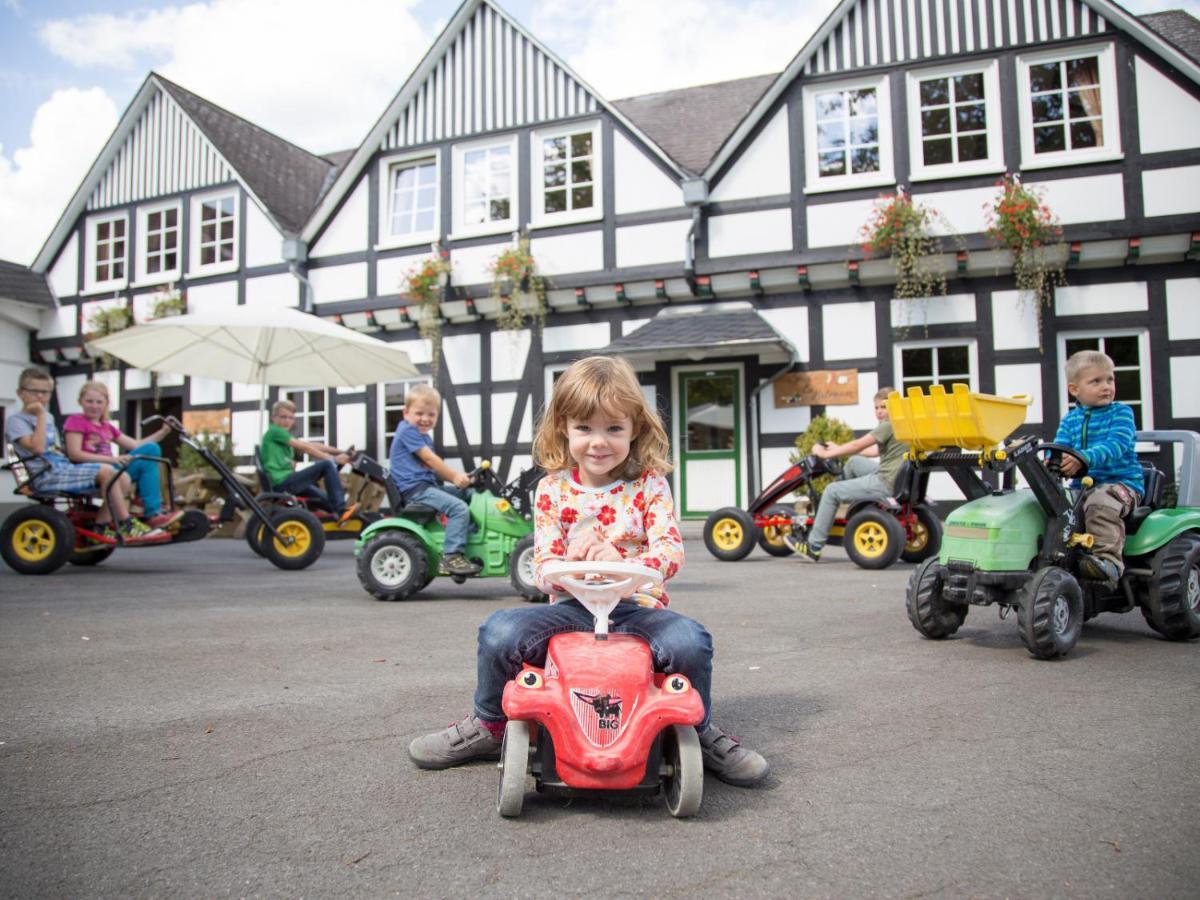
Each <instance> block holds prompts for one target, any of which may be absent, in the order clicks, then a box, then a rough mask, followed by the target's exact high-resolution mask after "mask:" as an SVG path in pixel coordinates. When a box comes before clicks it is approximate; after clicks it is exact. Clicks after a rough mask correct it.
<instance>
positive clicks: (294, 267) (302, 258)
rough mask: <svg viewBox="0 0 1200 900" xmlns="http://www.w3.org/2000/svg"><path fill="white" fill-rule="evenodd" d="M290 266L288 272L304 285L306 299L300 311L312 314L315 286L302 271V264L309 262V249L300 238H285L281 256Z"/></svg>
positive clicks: (301, 304) (302, 302)
mask: <svg viewBox="0 0 1200 900" xmlns="http://www.w3.org/2000/svg"><path fill="white" fill-rule="evenodd" d="M281 255H282V256H283V259H284V261H285V262H286V263H287V264H288V271H289V272H291V273H292V274H293V275H294V276H296V280H297V281H299V282H300V283H301V284H302V285H304V299H303V301H301V303H300V311H301V312H306V313H311V312H312V311H313V308H314V306H315V304H314V303H313V286H312V282H311V281H309V280H308V276H307V275H305V274H304V273H303V272H301V271H300V263H302V262H307V261H308V247H307V246H305V244H304V242H303V241H302V240H300V239H299V238H284V241H283V252H282V254H281Z"/></svg>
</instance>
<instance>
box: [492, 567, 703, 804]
mask: <svg viewBox="0 0 1200 900" xmlns="http://www.w3.org/2000/svg"><path fill="white" fill-rule="evenodd" d="M543 573H544V574H545V576H546V577H547V578H550V579H552V580H553V581H554V583H555V584H558V585H560V586H562V587H563V588H565V589H566V590H567V591H569V592H570V593H571V594H572V595H573V596H574V597H575V598H576V599H577V600H579V602H580V603H582V604H583V605H584V606H585V607H586V608H587V610H588V611H589V612H590V613H592V615H594V616H595V617H596V630H595V633H594V634H590V633H587V632H579V631H575V632H567V633H565V634H559V635H555V636H554V637H552V638H551V639H550V645H549V648H548V649H547V652H546V665H545V667H544V668H538V667H537V666H531V665H528V664H526V666H525V667H524V668H523V669H522V670H521V671H520V672H519V673H518V674H517V677H516V678H515V679H513V680H512V681H511V682H509V684H508V685H507V686H505V688H504V700H503V704H504V713H505V715H507V716H508V726H507V728H506V729H505V732H504V742H503V745H502V747H501V750H500V785H499V793H498V794H497V797H496V809H497V811H499V813H500V815H502V816H518V815H520V814H521V807H522V805H523V804H524V801H525V787H526V775H527V774H529V773H532V775H533V777H534V783H535V786H536V788H537V790H538V791H540V792H550V793H566V794H575V793H580V792H582V793H595V792H607V791H636V792H638V793H643V794H651V795H653V794H658V793H659V792H660V791H661V792H662V793H664V794H665V795H666V801H667V809H668V811H669V812H670V813H671V815H673V816H676V817H678V818H682V817H686V816H691V815H695V813H696V812H697V811H698V810H699V809H700V802H701V800H702V799H703V791H704V763H703V757H702V756H701V753H700V739H699V737H698V736H697V734H696V729H695V728H694V727H692V726H694V725H698V724H699V723H700V721H701V719H703V718H704V707H703V704H702V702H701V700H700V695H699V694H697V693H696V691H695V690H693V689H692V685H691V683H690V682H689V681H688V679H687V678H685V677H684V676H682V675H678V674H663V673H661V672H655V671H654V664H653V659H652V658H651V656H650V647H649V645H648V644H647V643H646V642H645V641H644V640H643V639H642V638H640V637H636V636H634V635H630V634H611V635H610V634H609V633H608V614H609V613H610V612H612V611H613V609H615V608H616V606H617V604H618V603H619V602H620V601H621V600H622V599H623V598H625V597H629V596H630V595H632V594H633V593H634V592H635V591H636V590H638V589H639V588H641V587H642V586H644V585H646V584H648V583H649V584H651V585H658V584H661V583H662V575H661V574H660V573H659V572H656V571H654V570H653V569H648V568H646V567H644V566H640V565H637V564H636V563H628V562H554V563H548V564H547V565H546V566H545V567H544V568H543Z"/></svg>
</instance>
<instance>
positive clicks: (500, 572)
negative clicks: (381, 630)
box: [354, 462, 547, 603]
mask: <svg viewBox="0 0 1200 900" xmlns="http://www.w3.org/2000/svg"><path fill="white" fill-rule="evenodd" d="M468 474H469V477H470V479H471V486H472V488H473V493H472V494H471V497H470V499H469V500H468V501H467V506H468V508H469V510H470V514H471V526H470V529H471V530H470V533H469V534H468V536H467V546H466V548H465V549H464V550H463V553H464V554H465V555H466V556H467V558H468V559H472V560H474V561H475V562H477V563H478V564H479V565H480V566H481V567H482V569H481V570H480V572H479V574H478V575H476V576H473V577H475V578H486V577H494V576H508V577H509V579H510V581H511V582H512V585H513V588H515V589H516V591H517V593H519V594H520V595H521V596H522V597H523V598H524V599H525V600H528V601H529V602H531V603H544V602H545V601H546V599H547V598H546V595H545V594H543V593H542V592H541V591H540V590H539V589H538V587H537V585H536V584H535V583H534V581H533V502H532V498H533V492H534V488H535V487H536V486H537V483H538V481H539V480H540V479H541V477H542V475H543V474H545V473H544V472H542V470H541V469H537V468H534V469H530V470H527V471H524V472H522V473H521V474H520V475H518V476H517V477H516V478H514V479H513V480H512V481H511V482H509V483H508V484H507V485H506V484H502V483H501V481H500V479H499V478H497V477H496V474H495V472H493V471H492V469H491V464H490V463H488V462H484V463H483V464H482V465H481V466H480V467H479V468H477V469H475V470H474V471H473V472H470V473H468ZM385 481H386V484H387V488H388V502H389V505H390V507H391V510H392V511H391V514H390V515H388V516H387V517H386V518H383V519H380V520H379V521H378V522H375V523H373V524H371V525H369V526H368V527H367V528H366V529H364V530H363V532H362V535H361V536H360V537H359V538H358V540H357V541H356V542H355V544H354V556H355V558H356V560H357V567H358V580H359V582H360V583H361V584H362V586H363V587H364V588H365V589H366V590H367V593H369V594H371V595H372V596H373V597H376V598H377V599H379V600H407V599H409V598H410V597H412V596H413V595H414V594H416V593H417V592H418V591H420V590H422V589H423V588H425V587H426V585H428V584H429V583H430V582H431V581H433V579H434V578H436V577H437V576H438V575H439V574H443V573H442V572H441V560H442V547H443V546H444V545H445V542H446V528H445V525H444V524H443V522H442V520H441V516H440V515H439V514H438V512H437V510H435V509H434V508H433V507H430V506H425V505H423V504H420V503H410V504H408V505H407V506H405V505H404V504H403V501H402V500H401V499H400V497H399V494H398V492H397V491H396V489H395V486H394V485H393V484H392V481H391V479H390V478H386V479H385ZM449 577H450V578H452V579H453V580H454V581H456V582H458V583H459V584H461V583H463V582H464V581H466V577H465V576H462V575H451V576H449Z"/></svg>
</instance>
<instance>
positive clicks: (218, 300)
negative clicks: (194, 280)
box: [187, 276, 290, 312]
mask: <svg viewBox="0 0 1200 900" xmlns="http://www.w3.org/2000/svg"><path fill="white" fill-rule="evenodd" d="M289 277H290V276H289ZM187 299H188V310H189V311H190V312H200V311H201V310H204V311H211V310H214V309H230V308H232V307H234V306H237V301H238V286H237V282H236V281H216V282H212V283H209V284H198V285H195V286H194V287H189V288H188V292H187Z"/></svg>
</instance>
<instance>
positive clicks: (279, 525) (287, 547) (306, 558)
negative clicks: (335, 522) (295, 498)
mask: <svg viewBox="0 0 1200 900" xmlns="http://www.w3.org/2000/svg"><path fill="white" fill-rule="evenodd" d="M271 524H272V525H274V526H275V529H276V530H277V531H278V532H279V533H280V535H282V536H283V537H284V538H291V539H292V540H291V543H287V544H284V543H281V542H280V540H279V538H277V537H275V535H273V534H271V532H269V531H266V530H265V529H264V534H263V537H262V548H263V556H265V557H266V558H267V559H269V560H270V561H271V562H272V563H273V564H274V565H275V566H277V567H278V568H280V569H290V570H294V569H306V568H308V567H309V566H311V565H312V564H313V563H314V562H316V561H317V559H318V558H319V557H320V556H321V552H322V551H323V550H324V549H325V532H324V531H323V530H322V528H321V523H320V522H318V521H317V517H316V516H314V515H313V514H312V513H310V512H307V511H306V510H303V509H284V510H280V511H279V512H277V513H275V514H274V515H272V516H271Z"/></svg>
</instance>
